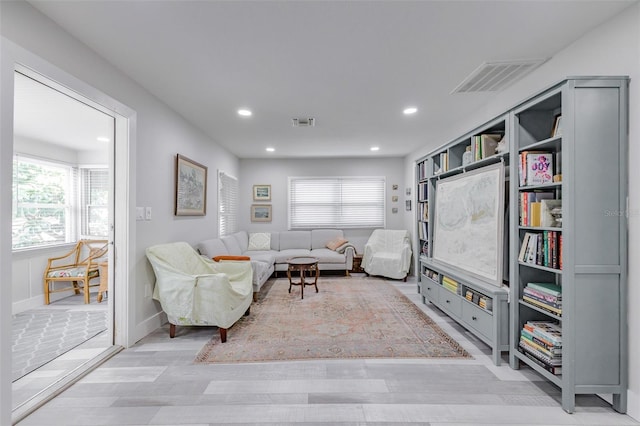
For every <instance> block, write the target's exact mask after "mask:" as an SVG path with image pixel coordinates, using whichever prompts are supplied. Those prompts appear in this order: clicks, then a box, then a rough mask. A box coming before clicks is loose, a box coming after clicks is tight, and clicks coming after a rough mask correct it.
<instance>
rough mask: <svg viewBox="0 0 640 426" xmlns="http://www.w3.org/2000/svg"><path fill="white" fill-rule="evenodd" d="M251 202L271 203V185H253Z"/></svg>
mask: <svg viewBox="0 0 640 426" xmlns="http://www.w3.org/2000/svg"><path fill="white" fill-rule="evenodd" d="M253 201H271V185H253Z"/></svg>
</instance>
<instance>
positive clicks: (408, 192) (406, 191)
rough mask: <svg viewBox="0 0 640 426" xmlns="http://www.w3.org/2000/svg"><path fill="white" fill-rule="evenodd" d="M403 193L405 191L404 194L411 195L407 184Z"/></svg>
mask: <svg viewBox="0 0 640 426" xmlns="http://www.w3.org/2000/svg"><path fill="white" fill-rule="evenodd" d="M404 193H405V194H406V195H411V187H410V186H407V189H405V191H404Z"/></svg>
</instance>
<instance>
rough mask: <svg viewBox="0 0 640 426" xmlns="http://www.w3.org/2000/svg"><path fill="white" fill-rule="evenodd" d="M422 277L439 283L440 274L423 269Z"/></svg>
mask: <svg viewBox="0 0 640 426" xmlns="http://www.w3.org/2000/svg"><path fill="white" fill-rule="evenodd" d="M422 275H424V276H425V277H427V278H429V279H430V280H433V281H435V282H440V274H439V273H437V272H436V271H434V270H433V269H429V268H424V269H423V271H422Z"/></svg>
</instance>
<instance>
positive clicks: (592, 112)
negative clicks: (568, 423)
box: [415, 77, 629, 413]
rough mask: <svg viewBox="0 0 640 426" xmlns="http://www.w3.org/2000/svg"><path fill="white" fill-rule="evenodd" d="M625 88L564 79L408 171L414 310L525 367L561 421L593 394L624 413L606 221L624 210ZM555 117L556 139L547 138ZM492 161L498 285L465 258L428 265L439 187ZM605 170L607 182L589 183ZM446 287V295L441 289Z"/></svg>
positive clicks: (622, 234) (611, 237)
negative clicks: (418, 208)
mask: <svg viewBox="0 0 640 426" xmlns="http://www.w3.org/2000/svg"><path fill="white" fill-rule="evenodd" d="M628 84H629V79H628V78H627V77H570V78H567V79H565V80H563V81H561V82H559V83H557V84H555V85H553V86H550V87H548V88H547V89H545V90H543V91H540V92H539V93H537V94H535V95H533V96H531V97H529V98H527V99H525V100H524V101H523V102H521V103H520V104H518V105H517V106H515V107H514V108H512V109H510V110H509V111H507V112H505V113H504V114H502V115H500V116H497V117H496V118H494V119H493V120H491V121H488V122H487V123H485V124H483V125H481V126H479V127H477V128H476V129H474V130H472V131H471V132H468V133H466V134H464V135H462V136H460V137H459V138H456V139H454V140H452V141H451V142H449V143H447V144H444V145H443V146H441V147H439V148H438V149H436V150H434V151H432V152H431V153H429V154H427V155H426V156H425V157H423V158H421V159H419V160H418V161H417V162H416V169H417V173H416V185H417V186H418V187H419V188H422V189H423V191H424V197H421V198H418V200H419V201H418V204H423V205H424V206H425V209H426V210H422V212H423V213H425V214H426V216H427V217H426V218H425V216H417V217H416V221H415V224H416V225H417V226H418V229H419V231H420V236H419V238H418V239H417V240H418V241H417V244H418V251H417V252H418V253H420V256H418V264H417V267H418V268H420V271H421V273H420V274H419V280H420V281H419V282H418V291H419V292H420V294H421V295H422V301H423V303H427V302H429V303H432V304H433V305H434V306H436V307H437V308H439V309H441V310H442V311H443V312H444V313H446V314H447V315H449V316H450V317H451V318H453V319H454V320H455V321H457V322H458V323H460V324H461V325H462V326H463V327H465V328H466V329H467V330H469V331H470V332H471V333H473V334H474V335H475V336H477V337H478V338H479V339H480V340H482V341H483V342H485V343H486V344H487V345H489V346H490V347H491V350H492V358H493V362H494V363H495V364H496V365H499V364H500V361H501V355H502V353H503V352H508V353H509V364H510V366H511V367H512V368H514V369H518V368H520V367H521V366H524V365H526V366H528V367H530V368H532V369H533V370H535V371H536V372H537V373H539V374H540V375H541V376H542V377H543V378H544V379H546V380H548V381H550V382H551V383H553V384H554V385H556V386H558V387H559V388H560V389H561V392H562V407H563V409H564V410H565V411H567V412H569V413H572V412H573V411H574V410H575V399H576V395H578V394H593V393H598V394H607V393H608V394H611V401H612V406H613V408H614V409H615V410H617V411H619V412H625V411H626V405H627V394H626V392H627V388H628V378H627V375H628V366H627V364H628V360H627V356H628V354H627V349H626V348H627V346H628V343H627V334H628V330H627V324H626V317H627V309H628V308H627V218H626V216H625V215H611V214H609V215H607V214H606V212H611V211H615V212H624V211H626V200H627V192H628V190H627V180H628V173H627V167H628V164H627V162H628V161H627V156H628V154H627V151H628V148H627V145H628V141H627V125H628V103H629V100H628ZM558 117H562V123H563V124H562V134H553V133H554V132H555V130H554V127H555V126H554V124H555V123H556V121H557V118H558ZM492 138H493V141H492V140H491V139H492ZM500 138H502V139H501V141H500V143H501V149H500V150H499V151H500V153H499V154H496V152H495V151H494V150H493V148H494V144H495V142H496V141H497V140H498V139H500ZM482 141H484V142H486V143H487V146H488V147H490V149H488V150H484V149H483V148H482ZM505 143H506V146H505ZM469 147H470V148H469ZM503 150H504V151H503ZM469 151H470V152H471V156H469V154H468V152H469ZM469 158H471V161H469ZM499 162H504V166H505V171H504V172H505V173H504V187H505V191H506V197H505V198H506V202H507V203H508V208H507V209H505V210H506V211H507V212H508V213H505V224H504V227H503V229H501V227H500V226H499V227H498V231H497V232H498V238H497V241H498V242H499V243H498V246H499V247H500V242H501V243H503V245H502V247H503V251H504V257H503V262H502V264H501V265H500V266H499V267H498V268H496V269H497V270H501V271H502V274H501V276H502V282H503V285H502V286H498V285H493V284H497V283H499V282H500V281H499V280H496V282H493V284H490V283H488V282H487V280H486V279H482V277H479V276H478V275H477V274H475V273H474V272H472V271H471V270H470V269H469V268H468V267H467V269H465V268H464V267H463V266H466V265H462V263H464V262H465V260H464V259H461V258H460V259H459V260H458V264H456V263H455V261H453V262H451V261H450V262H446V261H445V262H442V261H441V260H442V259H441V258H440V257H439V252H438V250H436V256H435V258H434V247H438V242H439V241H441V240H438V239H437V238H438V235H435V238H434V230H435V229H438V230H440V229H441V228H439V226H442V225H441V224H439V223H438V220H439V218H437V217H436V214H435V213H434V212H436V211H437V210H438V203H439V202H441V200H442V199H443V198H444V196H443V195H442V194H438V193H436V192H437V191H438V190H441V189H442V188H446V185H444V186H443V185H442V183H443V180H444V179H448V178H451V179H450V180H449V181H448V182H454V181H456V182H457V181H460V180H464V179H465V175H466V174H467V173H469V175H470V176H473V175H474V174H480V173H482V171H483V170H485V171H486V170H489V169H491V168H493V167H496V165H495V164H496V163H499ZM603 165H605V169H606V170H607V172H606V173H597V172H594V171H596V170H601V169H602V168H603ZM445 183H446V181H445ZM449 188H451V186H449ZM419 193H420V192H419ZM444 194H445V195H446V193H444ZM498 199H500V197H498ZM443 205H444V204H443ZM426 206H428V208H427V207H426ZM451 206H453V207H451ZM449 208H451V210H452V211H455V204H450V205H449ZM462 217H465V216H464V215H462ZM456 219H459V218H458V217H456ZM448 223H451V222H448ZM492 232H493V231H492ZM461 238H462V237H461ZM465 241H466V240H465ZM525 242H526V244H525ZM440 244H441V243H440ZM478 245H482V244H479V243H478V242H477V241H476V242H475V246H478ZM476 249H481V247H476ZM476 253H477V251H476ZM498 257H499V256H498ZM545 265H546V266H545ZM425 271H431V272H429V274H432V275H430V276H429V275H428V274H427V273H425ZM433 274H435V275H433ZM445 277H446V278H447V279H448V280H453V281H455V282H456V284H455V285H452V284H451V283H446V287H445V283H444V278H445ZM505 283H506V286H505V285H504V284H505ZM452 289H453V290H455V293H454V292H453V291H452ZM467 290H471V291H474V292H475V294H476V296H475V300H476V301H478V302H479V297H480V296H478V295H479V294H482V295H484V297H485V298H484V299H483V302H482V303H483V304H485V305H486V306H480V304H479V303H474V293H471V295H470V298H471V300H469V299H467V298H466V297H465V296H466V295H467ZM525 295H526V296H525ZM485 308H486V309H485ZM546 308H549V309H546ZM554 311H561V312H562V314H561V315H559V314H557V313H554ZM505 328H507V329H508V330H507V332H506V334H505ZM536 345H537V346H536ZM521 346H522V347H521ZM561 372H562V373H563V374H559V373H561ZM555 373H558V374H555Z"/></svg>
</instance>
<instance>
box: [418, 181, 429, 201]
mask: <svg viewBox="0 0 640 426" xmlns="http://www.w3.org/2000/svg"><path fill="white" fill-rule="evenodd" d="M428 199H429V182H421V183H419V184H418V201H427V200H428Z"/></svg>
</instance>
